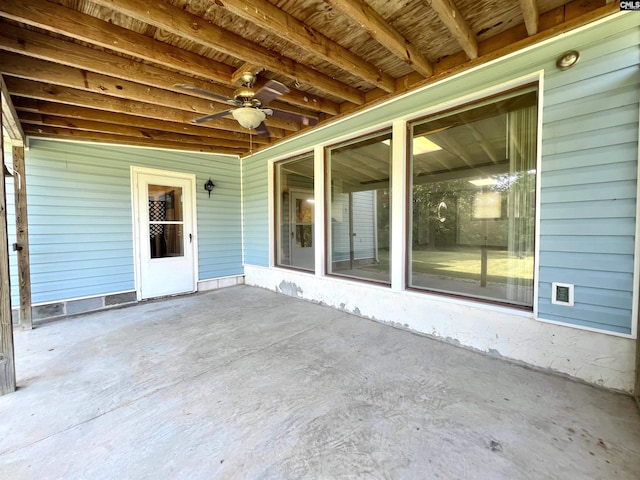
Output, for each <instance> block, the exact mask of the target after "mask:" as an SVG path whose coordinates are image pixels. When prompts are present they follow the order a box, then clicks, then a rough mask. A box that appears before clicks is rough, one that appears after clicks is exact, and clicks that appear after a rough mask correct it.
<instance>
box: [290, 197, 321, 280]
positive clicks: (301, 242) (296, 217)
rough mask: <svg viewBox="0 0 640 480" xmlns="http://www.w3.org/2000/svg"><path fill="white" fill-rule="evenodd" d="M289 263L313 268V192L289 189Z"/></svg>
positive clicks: (309, 268)
mask: <svg viewBox="0 0 640 480" xmlns="http://www.w3.org/2000/svg"><path fill="white" fill-rule="evenodd" d="M290 208H291V211H290V217H289V218H291V223H290V225H291V232H290V236H291V243H290V248H291V256H290V257H291V265H292V266H294V267H299V268H305V269H308V270H313V269H314V264H315V257H314V241H313V240H314V239H313V210H314V205H313V192H303V191H295V190H292V191H291V204H290Z"/></svg>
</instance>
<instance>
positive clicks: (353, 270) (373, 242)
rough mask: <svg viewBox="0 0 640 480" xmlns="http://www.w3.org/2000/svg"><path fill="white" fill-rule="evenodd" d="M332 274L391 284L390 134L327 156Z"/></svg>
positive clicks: (330, 150) (345, 146)
mask: <svg viewBox="0 0 640 480" xmlns="http://www.w3.org/2000/svg"><path fill="white" fill-rule="evenodd" d="M326 158H327V164H328V168H327V170H328V178H327V182H328V185H329V188H328V192H327V199H328V204H327V209H328V217H329V220H330V221H329V222H328V225H327V228H328V239H329V242H328V243H329V245H330V248H329V251H328V252H327V255H328V261H327V272H328V273H332V274H334V275H342V276H347V277H353V278H359V279H365V280H371V281H375V282H381V283H390V281H391V279H390V263H389V246H390V221H391V214H390V208H389V207H390V204H389V200H390V190H389V179H390V172H391V132H390V131H387V132H384V133H378V134H375V135H372V136H369V137H366V138H361V139H359V140H357V141H355V142H350V143H348V144H342V145H338V146H335V147H332V148H328V149H327V151H326Z"/></svg>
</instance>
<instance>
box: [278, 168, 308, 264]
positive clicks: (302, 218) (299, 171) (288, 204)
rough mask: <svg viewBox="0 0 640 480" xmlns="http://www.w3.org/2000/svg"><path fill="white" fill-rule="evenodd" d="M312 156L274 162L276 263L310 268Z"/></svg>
mask: <svg viewBox="0 0 640 480" xmlns="http://www.w3.org/2000/svg"><path fill="white" fill-rule="evenodd" d="M313 162H314V160H313V155H305V156H304V157H300V158H297V159H294V160H288V161H285V162H281V163H278V164H276V167H275V168H276V175H275V179H276V186H275V191H276V218H277V230H276V247H277V251H276V264H278V265H281V266H288V267H295V268H300V269H303V270H311V271H313V270H314V268H315V252H314V240H313V229H314V208H315V207H314V194H313V188H314V187H313V182H314V174H313Z"/></svg>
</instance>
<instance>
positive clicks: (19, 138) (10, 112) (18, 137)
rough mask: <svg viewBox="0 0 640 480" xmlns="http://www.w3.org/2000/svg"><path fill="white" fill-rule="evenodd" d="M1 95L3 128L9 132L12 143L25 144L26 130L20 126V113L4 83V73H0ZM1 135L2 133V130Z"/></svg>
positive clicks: (16, 144)
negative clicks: (17, 111)
mask: <svg viewBox="0 0 640 480" xmlns="http://www.w3.org/2000/svg"><path fill="white" fill-rule="evenodd" d="M0 97H2V129H3V130H4V131H6V132H7V135H8V136H9V138H10V139H11V144H12V145H15V146H17V147H21V146H24V144H25V137H24V132H23V131H22V127H21V126H20V120H18V114H17V113H16V109H15V108H14V106H13V102H12V101H11V95H9V90H7V86H6V84H5V83H4V78H2V75H0ZM0 135H2V132H1V131H0Z"/></svg>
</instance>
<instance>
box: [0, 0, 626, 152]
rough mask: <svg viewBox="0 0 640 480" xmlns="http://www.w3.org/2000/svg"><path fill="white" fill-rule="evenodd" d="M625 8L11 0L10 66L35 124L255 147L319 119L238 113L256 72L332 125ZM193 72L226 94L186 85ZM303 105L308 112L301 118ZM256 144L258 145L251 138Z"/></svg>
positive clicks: (26, 117)
mask: <svg viewBox="0 0 640 480" xmlns="http://www.w3.org/2000/svg"><path fill="white" fill-rule="evenodd" d="M618 10H619V6H618V2H612V1H611V0H597V1H596V0H583V1H566V0H519V1H516V0H402V1H389V0H165V1H162V0H136V1H129V0H93V1H85V0H52V1H47V0H28V1H12V0H3V1H1V2H0V23H1V25H0V68H1V71H0V73H1V74H2V77H3V78H4V82H5V84H6V87H7V89H8V91H9V93H10V95H11V100H12V102H13V105H14V107H15V110H16V112H17V116H18V119H19V121H20V123H21V125H22V128H23V130H24V132H25V134H27V135H28V136H33V137H55V138H64V139H76V140H85V141H93V142H104V143H119V144H130V145H146V146H157V147H162V148H178V149H188V150H196V151H202V152H217V153H227V154H238V155H245V154H247V153H248V152H249V151H250V149H252V150H253V151H256V150H259V149H261V148H264V147H265V146H266V145H270V144H273V143H275V142H279V141H282V139H285V138H289V137H291V136H292V135H296V134H298V133H299V132H301V131H304V130H306V129H309V128H317V127H314V126H310V125H302V124H301V123H299V122H298V121H294V120H291V119H290V118H286V117H287V116H286V115H280V116H278V117H276V116H275V115H274V116H267V119H266V120H265V124H266V126H267V127H268V130H269V133H270V137H268V138H263V137H259V136H257V135H256V134H255V131H253V132H252V134H251V135H249V133H250V131H249V130H247V129H246V128H243V127H241V126H240V125H239V124H238V122H237V121H236V120H234V118H233V117H232V116H231V115H230V114H229V115H227V116H225V117H224V118H218V119H215V120H212V121H210V122H205V123H202V124H199V125H197V124H193V123H191V121H192V120H194V119H196V118H200V117H202V116H205V115H209V114H213V113H217V112H223V111H225V110H229V109H230V108H234V107H232V106H230V105H229V104H228V103H226V102H225V101H224V100H223V98H222V97H233V93H234V90H235V89H236V88H238V87H239V86H240V84H241V79H240V77H241V75H242V73H243V72H245V71H252V72H258V80H257V83H256V86H255V88H256V89H259V88H260V87H262V86H263V85H264V84H265V83H266V82H267V81H269V80H275V81H277V82H280V83H281V84H284V85H286V86H287V87H288V89H289V92H288V93H285V94H283V95H282V96H280V97H278V98H276V99H274V100H273V101H271V102H269V103H268V105H267V107H269V108H273V109H274V110H276V111H277V112H292V113H294V114H298V115H300V114H301V115H303V116H307V117H311V118H318V119H319V125H322V124H325V123H327V122H331V121H332V120H334V119H336V118H339V117H341V116H344V115H348V114H349V113H352V112H354V111H356V110H358V109H363V108H367V107H368V106H370V105H373V104H374V103H377V102H380V101H384V100H386V99H388V98H391V97H392V96H394V95H398V94H400V93H404V92H406V91H407V90H411V89H413V88H417V87H419V86H422V85H425V84H427V83H429V82H432V81H434V80H436V79H442V78H444V77H446V76H447V75H451V74H453V73H456V72H459V71H460V70H462V69H465V68H471V67H473V66H476V65H479V64H481V63H483V62H486V61H489V60H493V59H494V58H497V57H499V56H501V55H505V54H508V53H512V52H514V51H517V50H518V49H521V48H524V47H527V46H529V45H532V44H534V43H536V42H539V41H541V40H544V39H547V38H550V37H552V36H554V35H557V34H559V33H562V32H566V31H568V30H571V29H573V28H576V27H578V26H581V25H584V24H587V23H589V22H592V21H594V20H596V19H599V18H602V17H604V16H606V15H610V14H612V13H615V12H617V11H618ZM178 84H186V85H190V86H193V87H196V88H197V89H203V90H207V91H209V92H212V93H213V94H214V96H215V97H216V98H212V97H211V96H207V95H206V94H204V93H202V92H200V91H198V90H195V91H188V90H185V89H184V88H180V87H177V86H176V85H178ZM293 118H295V116H294V117H293ZM251 144H252V146H250V145H251Z"/></svg>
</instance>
